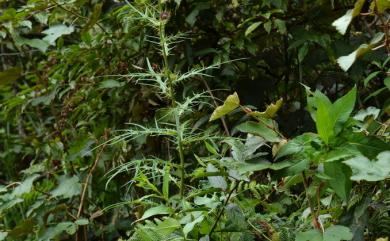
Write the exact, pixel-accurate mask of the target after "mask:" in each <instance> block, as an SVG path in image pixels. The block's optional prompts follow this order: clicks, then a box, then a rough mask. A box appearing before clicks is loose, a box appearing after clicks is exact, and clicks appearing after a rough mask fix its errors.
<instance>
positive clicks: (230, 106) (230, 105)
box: [209, 92, 240, 121]
mask: <svg viewBox="0 0 390 241" xmlns="http://www.w3.org/2000/svg"><path fill="white" fill-rule="evenodd" d="M239 106H240V99H239V98H238V95H237V93H236V92H234V94H232V95H229V96H228V97H227V98H226V100H225V102H224V103H223V105H221V106H218V107H217V108H216V109H215V110H214V112H213V113H212V114H211V117H210V120H209V121H213V120H217V119H219V118H221V117H222V116H224V115H226V114H228V113H230V112H231V111H233V110H235V109H236V108H237V107H239Z"/></svg>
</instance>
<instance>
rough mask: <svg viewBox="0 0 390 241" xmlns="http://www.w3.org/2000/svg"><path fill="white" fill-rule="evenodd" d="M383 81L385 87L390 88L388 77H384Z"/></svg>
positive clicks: (389, 78)
mask: <svg viewBox="0 0 390 241" xmlns="http://www.w3.org/2000/svg"><path fill="white" fill-rule="evenodd" d="M383 83H384V84H385V86H386V87H387V89H388V90H390V77H386V78H385V79H384V80H383Z"/></svg>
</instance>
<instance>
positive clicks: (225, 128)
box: [200, 78, 230, 136]
mask: <svg viewBox="0 0 390 241" xmlns="http://www.w3.org/2000/svg"><path fill="white" fill-rule="evenodd" d="M200 79H201V80H202V82H203V84H204V85H205V86H206V89H207V92H209V94H210V96H211V98H212V99H213V102H214V105H215V107H217V106H218V103H217V101H216V100H215V97H214V95H213V93H212V91H211V89H210V86H209V85H208V84H207V82H206V80H204V79H203V78H200ZM221 121H222V125H223V128H224V130H225V133H226V135H228V136H230V132H229V128H228V126H227V124H226V121H225V117H224V116H222V117H221Z"/></svg>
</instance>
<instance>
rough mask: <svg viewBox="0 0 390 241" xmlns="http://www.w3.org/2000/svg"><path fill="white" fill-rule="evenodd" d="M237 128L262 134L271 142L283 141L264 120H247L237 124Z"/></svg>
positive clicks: (258, 134) (254, 133)
mask: <svg viewBox="0 0 390 241" xmlns="http://www.w3.org/2000/svg"><path fill="white" fill-rule="evenodd" d="M236 128H237V130H239V131H241V132H245V133H251V134H253V135H257V136H261V137H263V138H264V139H265V140H267V141H269V142H279V141H281V138H280V137H279V135H278V134H277V133H276V132H275V131H274V130H272V129H271V128H269V127H267V126H266V125H265V124H264V123H262V122H253V121H247V122H244V123H241V124H240V125H238V126H236Z"/></svg>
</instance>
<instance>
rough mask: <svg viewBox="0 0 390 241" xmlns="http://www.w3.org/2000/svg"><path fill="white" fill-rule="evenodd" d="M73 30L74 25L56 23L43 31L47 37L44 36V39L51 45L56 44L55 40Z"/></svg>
mask: <svg viewBox="0 0 390 241" xmlns="http://www.w3.org/2000/svg"><path fill="white" fill-rule="evenodd" d="M73 31H74V27H73V26H66V25H63V24H59V25H54V26H51V27H50V28H48V29H46V30H45V31H43V32H42V33H44V34H46V37H44V38H43V39H42V40H44V41H46V42H47V43H49V44H50V45H55V42H56V40H57V39H58V38H59V37H61V36H63V35H68V34H71V33H73Z"/></svg>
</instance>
